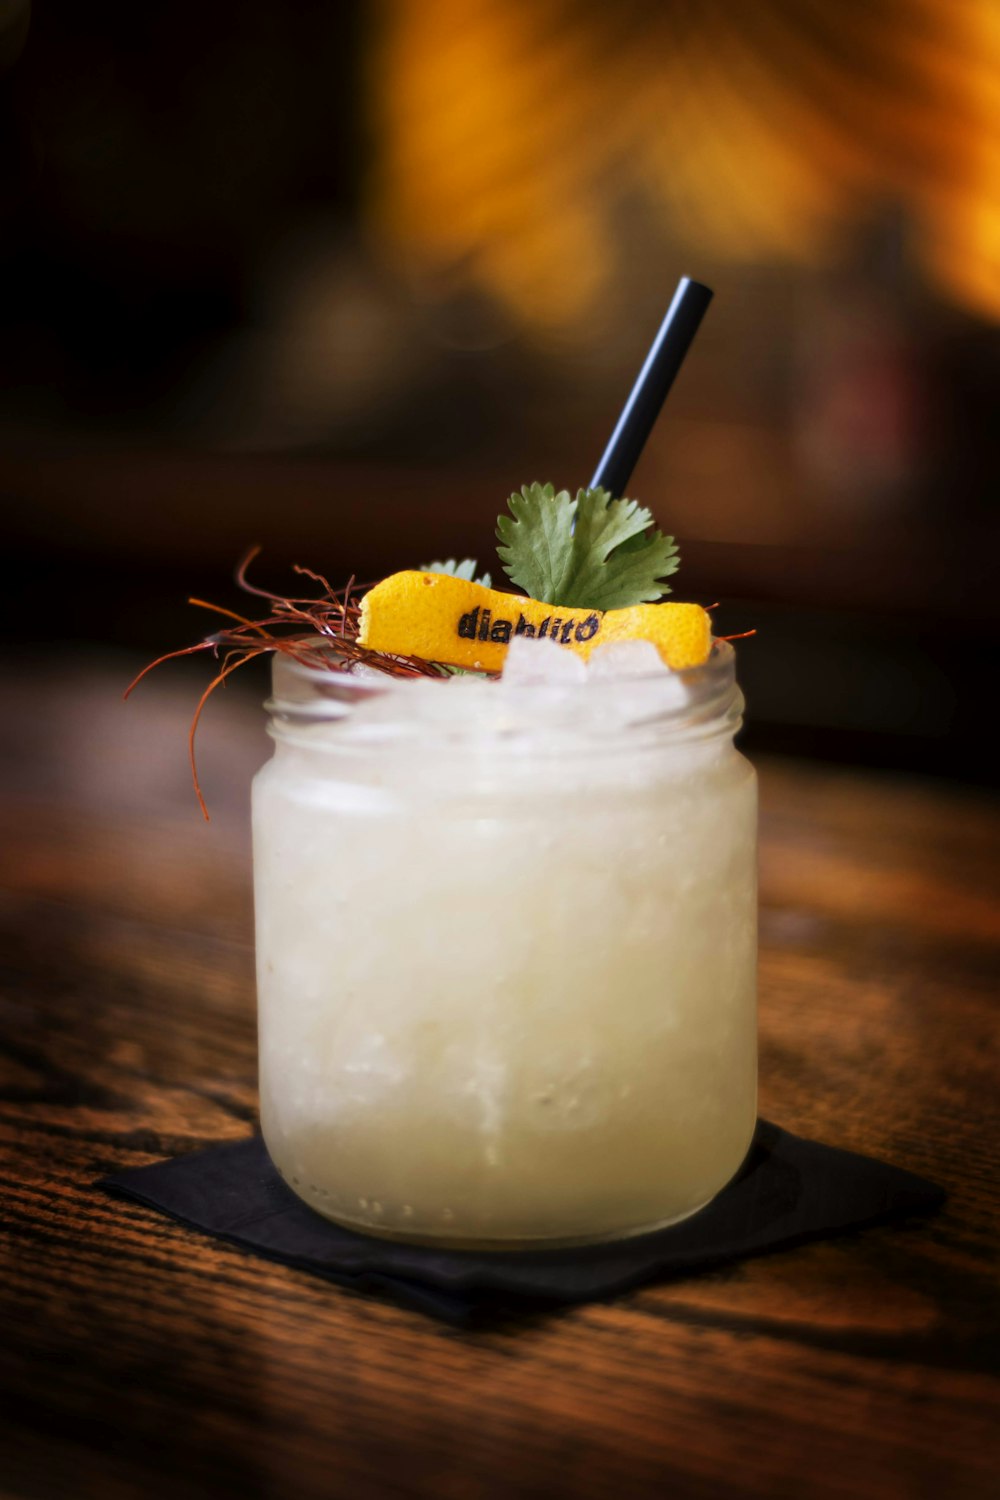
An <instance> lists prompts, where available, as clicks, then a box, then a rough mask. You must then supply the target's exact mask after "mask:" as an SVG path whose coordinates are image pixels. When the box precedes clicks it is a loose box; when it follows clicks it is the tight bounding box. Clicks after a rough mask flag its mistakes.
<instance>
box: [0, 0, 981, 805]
mask: <svg viewBox="0 0 1000 1500" xmlns="http://www.w3.org/2000/svg"><path fill="white" fill-rule="evenodd" d="M682 274H689V275H691V276H693V277H695V278H696V279H698V280H702V281H706V282H708V283H709V284H710V285H711V286H713V287H714V288H715V291H716V300H715V302H714V304H713V307H712V309H711V312H710V314H709V316H708V319H707V321H706V323H705V325H704V327H703V329H702V332H701V334H700V335H699V338H698V340H697V342H696V344H695V346H694V349H693V351H692V353H691V355H690V357H689V360H688V362H687V365H686V366H685V369H684V372H683V374H682V376H681V378H680V380H679V381H678V384H677V386H676V387H675V389H674V392H673V394H672V396H671V398H670V401H669V403H668V406H667V408H666V409H665V411H664V414H663V417H662V418H661V421H660V423H659V425H658V427H657V429H656V431H655V433H654V435H653V438H652V440H651V442H650V445H649V448H648V450H647V452H646V454H645V455H644V457H643V459H642V461H641V464H640V466H639V468H638V469H637V471H636V473H635V476H634V479H633V482H632V485H631V486H630V492H631V493H632V494H634V495H636V496H637V497H638V498H639V499H641V500H642V501H643V502H644V503H646V504H648V505H649V506H651V508H652V509H653V510H654V512H655V514H656V516H657V519H658V521H659V523H660V524H661V526H663V527H664V529H666V530H668V531H671V532H673V533H674V534H675V535H676V536H677V538H678V541H679V542H680V546H681V557H682V568H681V572H680V574H679V576H678V579H676V580H675V584H676V589H675V597H678V598H691V599H697V600H699V601H701V602H702V603H706V604H710V603H712V602H713V601H715V600H719V601H720V608H719V611H718V614H717V620H718V622H719V628H720V629H722V630H732V631H736V630H745V629H750V628H756V629H757V631H758V634H757V636H756V638H755V639H753V640H752V641H749V642H747V643H745V644H744V645H743V646H742V647H741V651H740V655H741V662H742V678H743V681H744V684H745V687H746V690H747V696H748V700H749V702H750V705H751V712H750V719H749V726H748V732H747V740H746V744H747V746H748V748H749V749H750V750H751V751H752V750H754V749H765V750H767V749H777V750H784V751H790V752H792V753H795V754H805V755H811V756H817V757H823V758H826V759H835V760H846V761H851V762H856V763H861V764H870V765H885V766H891V767H895V768H899V769H903V770H912V771H917V772H921V773H929V774H933V775H944V776H948V777H953V778H961V779H967V780H970V781H988V780H991V779H993V778H994V776H995V765H996V759H997V757H996V753H995V751H994V749H993V747H992V743H991V741H990V740H989V737H988V734H987V733H986V732H985V719H986V710H987V706H988V702H989V694H988V692H987V685H988V683H989V681H990V674H991V670H992V665H993V660H994V657H995V653H996V641H997V630H998V626H1000V604H998V598H1000V589H998V587H997V583H998V575H997V570H996V568H995V565H994V557H995V555H996V552H997V548H998V545H1000V534H998V532H1000V528H998V521H997V517H998V507H997V498H998V492H1000V485H998V478H1000V420H998V417H997V392H998V388H1000V379H998V377H1000V337H998V332H1000V6H998V5H997V3H996V0H756V3H755V4H753V5H736V4H733V3H732V0H698V3H697V4H696V3H693V0H616V4H615V5H613V6H610V5H608V4H606V3H604V0H601V3H598V0H368V3H361V0H339V3H337V4H330V3H329V0H283V3H281V4H280V5H278V4H274V3H273V0H239V3H237V0H214V3H213V4H211V5H205V4H204V3H197V4H196V3H194V0H170V3H169V4H167V3H165V0H146V3H144V4H142V5H136V4H134V3H132V0H93V3H91V4H88V5H86V6H81V5H80V4H79V3H75V0H47V3H46V4H44V5H38V6H36V8H35V11H34V14H31V13H30V12H29V5H28V3H27V0H0V505H2V507H3V518H4V519H3V540H4V553H5V558H6V566H5V570H4V589H3V595H4V603H5V606H6V613H7V614H8V615H9V631H8V635H9V639H10V641H11V643H12V644H11V648H9V649H10V652H11V654H10V656H9V658H8V665H9V666H10V664H11V663H16V662H20V663H21V664H22V665H21V670H31V671H33V672H34V671H36V670H50V669H52V670H54V668H53V667H52V664H53V663H59V664H60V670H62V669H63V668H69V669H70V670H76V669H77V667H79V669H80V670H81V671H83V670H85V669H86V667H87V665H88V664H91V663H93V662H94V661H95V660H102V661H103V660H105V659H110V660H112V661H113V664H114V667H115V671H116V672H118V671H119V670H120V674H121V677H122V679H123V680H125V679H127V675H128V671H129V668H130V667H131V666H132V664H133V663H135V664H138V663H139V662H141V661H142V660H143V659H148V658H149V657H150V656H152V655H156V654H158V653H160V652H161V651H163V650H166V649H168V648H170V647H172V646H175V645H181V644H185V643H187V642H189V641H192V640H195V639H197V638H198V637H199V636H200V635H202V634H203V633H204V632H205V631H206V630H208V629H210V628H212V626H211V622H210V621H208V620H207V618H206V617H205V616H203V615H201V614H200V613H199V612H197V611H195V610H193V609H191V608H189V607H188V606H187V605H186V603H185V601H186V598H187V596H188V595H189V594H197V595H201V596H203V597H204V596H207V597H209V598H211V599H213V600H218V602H219V603H221V604H224V605H227V606H230V607H234V608H237V609H239V608H242V607H243V598H242V596H241V595H240V594H239V593H238V592H237V590H236V589H235V586H234V585H233V583H232V570H233V566H234V564H235V563H236V561H237V560H238V558H239V557H240V555H241V554H242V553H243V551H244V550H245V549H246V547H247V546H249V545H250V544H252V543H260V544H261V545H262V547H263V549H264V551H263V555H262V557H261V559H260V560H259V562H258V564H257V565H256V567H257V573H256V577H257V579H258V580H259V581H260V582H262V583H266V584H269V585H273V586H275V587H278V588H282V587H284V585H285V584H286V582H287V581H288V577H289V574H288V570H289V567H290V565H291V564H292V563H294V562H301V563H305V564H308V565H309V566H311V567H314V568H317V569H319V570H320V571H322V572H323V573H325V574H326V575H327V576H328V577H330V578H331V579H332V580H334V581H343V580H345V579H346V577H347V576H348V575H350V574H352V573H356V574H357V575H358V576H359V577H360V578H376V577H378V576H380V575H382V574H384V573H386V572H388V571H390V570H392V569H394V568H398V567H403V566H412V565H416V564H419V563H421V562H424V561H427V560H429V559H431V558H432V557H436V556H441V555H454V554H456V553H457V554H458V555H462V554H464V553H468V554H470V555H474V556H478V557H479V558H480V559H481V560H482V561H483V562H484V563H486V560H487V558H488V557H489V556H490V555H491V554H492V550H493V546H494V538H493V528H494V524H495V518H496V515H497V513H498V511H499V510H500V509H501V508H502V507H503V504H504V501H505V498H506V496H507V494H508V493H509V492H510V491H511V490H512V489H514V488H517V487H518V486H520V484H521V483H523V482H525V481H528V480H531V479H535V478H537V479H541V480H547V479H551V480H553V481H555V482H556V483H557V485H567V486H575V485H577V484H581V483H586V482H587V480H588V478H589V476H590V473H591V471H592V469H593V467H594V464H595V462H596V460H597V458H598V457H599V456H600V453H601V451H602V449H603V447H604V444H605V441H606V439H607V437H608V435H609V433H610V431H611V428H612V426H613V424H614V421H615V419H616V416H617V413H618V410H619V408H620V406H621V403H622V401H623V399H624V397H625V395H626V393H627V391H628V388H629V386H630V383H631V380H632V378H633V376H634V374H635V372H636V370H637V369H638V366H639V364H640V363H641V361H642V358H643V356H644V354H645V351H646V349H647V346H648V344H649V341H650V339H651V337H652V335H653V333H654V332H655V329H656V327H657V325H658V323H659V320H660V318H661V317H662V314H663V312H664V310H665V307H666V305H667V303H668V301H669V299H670V296H671V294H672V292H673V288H674V286H675V284H676V282H677V279H678V277H679V276H680V275H682ZM25 664H27V665H25ZM200 665H201V669H202V670H200V671H199V668H198V664H195V665H194V666H193V667H192V677H191V683H192V687H193V686H195V685H196V684H197V683H198V682H201V681H203V680H205V671H204V668H205V664H204V663H201V664H200ZM12 669H13V670H17V668H16V667H14V668H12ZM250 670H256V669H255V668H254V669H250ZM262 688H263V682H262V680H259V681H251V682H249V683H248V684H247V686H246V687H245V688H244V690H243V691H244V692H246V693H247V694H248V695H250V696H252V697H256V698H259V697H260V696H262Z"/></svg>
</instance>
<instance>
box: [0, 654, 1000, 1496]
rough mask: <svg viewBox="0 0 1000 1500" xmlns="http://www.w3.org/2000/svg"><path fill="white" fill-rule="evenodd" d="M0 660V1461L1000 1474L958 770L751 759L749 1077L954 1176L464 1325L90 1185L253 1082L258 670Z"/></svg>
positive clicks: (735, 1474) (457, 1471)
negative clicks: (152, 676) (200, 689)
mask: <svg viewBox="0 0 1000 1500" xmlns="http://www.w3.org/2000/svg"><path fill="white" fill-rule="evenodd" d="M130 666H131V663H128V662H114V661H112V662H105V661H98V660H91V659H86V658H78V659H75V660H72V661H70V662H69V663H68V664H64V665H63V666H61V667H56V666H54V665H51V664H48V663H46V662H45V661H44V660H39V661H36V662H33V663H30V664H29V665H28V666H25V667H23V668H21V669H19V670H17V671H14V670H13V669H7V670H6V671H5V673H4V675H3V679H2V682H3V701H4V710H5V711H4V716H3V741H4V743H3V746H2V750H0V754H2V765H3V773H4V781H3V793H2V798H0V824H2V847H3V850H4V861H3V864H4V868H3V877H2V888H0V921H2V928H3V950H2V951H3V970H4V974H3V989H2V999H0V1152H2V1168H0V1222H2V1257H3V1259H2V1278H0V1494H2V1495H3V1496H4V1497H7V1500H15V1497H16V1500H36V1497H37V1500H49V1497H61V1496H74V1497H87V1500H89V1497H95V1500H120V1497H122V1500H123V1497H132V1496H140V1495H141V1496H149V1497H160V1496H171V1497H173V1496H196V1497H197V1496H216V1495H218V1496H229V1495H233V1496H242V1497H246V1500H250V1497H256V1496H267V1497H270V1496H275V1497H279V1496H280V1497H292V1500H296V1497H300V1496H301V1497H304V1500H311V1497H328V1496H329V1497H341V1496H343V1497H358V1496H360V1497H367V1496H390V1497H392V1496H401V1497H410V1496H433V1497H441V1500H479V1497H505V1496H525V1497H535V1496H538V1497H542V1496H546V1497H548V1496H581V1497H596V1496H615V1497H618V1496H636V1495H638V1496H646V1495H650V1496H654V1495H656V1496H658V1495H665V1496H666V1495H669V1496H681V1497H687V1496H692V1497H706V1500H708V1497H712V1500H715V1497H750V1496H769V1497H770V1496H778V1497H786V1496H787V1497H789V1500H799V1497H813V1496H815V1497H827V1496H830V1497H833V1496H852V1497H853V1496H857V1497H862V1500H864V1497H882V1496H893V1497H895V1496H900V1497H939V1496H940V1497H946V1500H954V1497H980V1496H983V1497H985V1496H996V1495H998V1494H1000V1485H998V1479H997V1466H998V1460H1000V1444H998V1440H997V1431H998V1427H1000V1422H998V1417H1000V1400H998V1393H1000V1382H998V1380H997V1378H996V1375H997V1333H998V1326H1000V1316H998V1297H997V1277H996V1230H997V1219H998V1213H997V1204H996V1181H997V1158H998V1131H997V1114H998V1106H997V1088H996V1061H997V1056H996V967H997V966H996V959H997V947H998V924H997V911H996V904H995V900H994V898H993V895H992V892H993V891H994V890H995V881H996V874H997V865H998V842H997V834H998V831H1000V816H998V810H997V807H996V805H995V804H993V803H991V802H990V800H989V799H988V798H986V797H985V796H984V795H983V794H982V793H969V792H963V791H961V790H956V789H952V788H949V787H948V786H947V785H946V784H944V783H942V784H934V783H930V782H925V783H919V782H906V781H903V780H898V779H897V780H894V779H892V778H891V777H888V776H879V777H876V776H873V775H865V776H862V775H859V774H855V773H852V772H847V771H843V770H840V771H836V772H834V771H830V770H826V769H823V768H819V767H815V766H813V767H809V766H805V765H798V764H793V763H778V762H775V763H771V764H767V765H764V766H763V767H761V773H762V788H763V827H762V915H761V938H762V953H761V1041H762V1052H761V1110H762V1112H763V1113H765V1114H766V1115H768V1116H769V1117H770V1118H771V1119H774V1120H778V1121H780V1122H781V1123H782V1124H784V1125H786V1126H787V1127H789V1128H790V1129H792V1130H795V1131H799V1132H803V1133H812V1134H815V1135H816V1136H818V1137H821V1138H822V1139H824V1140H826V1141H829V1142H831V1143H832V1144H836V1145H841V1146H846V1147H849V1148H853V1149H856V1150H860V1151H865V1152H869V1153H871V1154H873V1155H877V1156H881V1157H884V1158H885V1159H886V1160H888V1161H891V1162H895V1163H897V1164H899V1165H900V1166H904V1167H909V1168H911V1169H913V1170H915V1171H917V1172H920V1173H923V1174H925V1175H927V1176H930V1177H932V1178H934V1179H935V1180H937V1181H939V1182H942V1183H944V1184H946V1186H947V1187H948V1190H949V1193H950V1198H949V1201H948V1204H947V1206H946V1208H945V1209H944V1211H943V1212H942V1213H941V1214H940V1215H938V1216H936V1217H935V1218H933V1219H930V1220H928V1221H927V1222H919V1221H913V1222H908V1223H905V1224H902V1225H899V1226H894V1227H884V1228H878V1229H872V1230H868V1231H865V1232H863V1233H858V1234H855V1235H850V1236H846V1237H844V1238H842V1239H840V1240H837V1241H834V1242H830V1243H822V1244H816V1245H810V1246H807V1247H803V1248H799V1249H794V1250H789V1251H784V1252H780V1253H777V1254H774V1255H772V1256H770V1257H768V1258H766V1259H761V1260H755V1261H750V1262H747V1263H745V1264H740V1265H736V1266H733V1267H731V1268H727V1269H725V1270H722V1271H717V1272H714V1273H712V1274H709V1275H705V1276H702V1277H700V1278H697V1279H693V1280H687V1281H681V1282H676V1283H673V1284H666V1285H657V1286H653V1287H649V1288H647V1289H644V1290H642V1291H639V1292H636V1293H632V1294H630V1295H628V1296H624V1297H622V1298H620V1299H618V1300H617V1301H614V1302H611V1303H607V1304H593V1305H589V1306H585V1307H581V1308H575V1309H572V1310H570V1311H565V1312H562V1313H560V1314H557V1315H555V1316H552V1315H547V1316H545V1317H541V1318H537V1319H533V1318H526V1319H524V1320H522V1321H517V1322H511V1323H507V1324H504V1325H503V1326H501V1327H497V1328H493V1329H489V1330H487V1331H481V1332H474V1333H467V1332H458V1331H456V1330H454V1329H449V1328H445V1327H441V1326H438V1325H437V1324H435V1323H433V1322H430V1321H429V1320H427V1319H425V1318H424V1317H422V1316H420V1315H418V1314H415V1313H412V1312H407V1311H404V1310H401V1309H399V1308H397V1307H395V1306H392V1305H390V1304H389V1303H384V1302H379V1301H376V1300H371V1299H365V1298H361V1297H357V1296H353V1295H351V1294H349V1293H347V1292H344V1291H341V1290H339V1289H337V1288H335V1287H331V1286H329V1285H327V1284H324V1283H323V1282H321V1281H319V1280H316V1279H314V1278H311V1277H310V1276H308V1275H305V1274H303V1273H300V1272H297V1271H294V1270H291V1269H288V1268H284V1267H280V1266H275V1265H271V1264H268V1263H267V1262H265V1261H262V1260H257V1259H255V1258H253V1257H251V1256H248V1255H245V1254H243V1253H241V1252H239V1251H238V1250H236V1249H233V1248H230V1247H227V1246H226V1245H223V1244H220V1243H217V1242H214V1241H212V1240H210V1239H207V1238H204V1237H202V1236H200V1235H197V1234H195V1233H192V1232H189V1231H187V1230H184V1229H182V1228H180V1227H178V1226H176V1225H174V1224H172V1223H170V1222H168V1221H167V1220H165V1219H163V1218H161V1217H159V1216H158V1215H156V1214H155V1213H152V1212H150V1211H147V1210H144V1209H141V1208H137V1207H134V1206H128V1205H125V1204H122V1203H120V1202H117V1201H113V1200H111V1199H109V1198H107V1197H105V1196H104V1195H102V1194H101V1193H99V1192H95V1191H94V1189H93V1186H92V1184H93V1181H94V1179H95V1178H96V1177H98V1176H99V1175H100V1174H101V1173H103V1172H106V1171H108V1170H109V1169H111V1168H114V1167H118V1166H122V1165H138V1164H139V1163H142V1162H146V1161H151V1160H153V1159H155V1158H157V1157H160V1156H163V1155H166V1154H171V1153H176V1152H180V1151H186V1150H190V1149H193V1148H195V1147H197V1146H200V1145H203V1144H207V1143H210V1142H212V1141H218V1140H222V1139H232V1138H236V1137H239V1136H242V1135H244V1134H246V1133H247V1132H248V1131H249V1130H250V1129H251V1127H252V1123H253V1121H254V1117H255V1105H256V1083H255V1034H254V1012H253V1003H254V1000H253V982H252V925H251V909H250V887H249V874H250V867H249V841H248V835H247V826H246V817H245V812H244V806H245V796H246V786H247V780H248V777H249V775H250V773H251V771H252V769H253V768H254V766H255V765H256V764H257V763H259V762H260V761H261V760H262V759H263V758H264V756H265V755H266V753H267V746H266V741H265V739H264V736H263V734H262V731H261V724H260V715H259V714H258V712H257V711H256V709H255V707H254V705H253V702H252V701H251V700H252V698H253V692H252V690H251V691H250V693H249V694H248V696H246V697H239V696H236V695H234V694H229V695H227V697H226V699H225V701H224V702H220V703H218V704H216V706H215V707H214V708H213V709H212V710H211V712H210V717H209V720H208V722H207V724H206V730H205V736H204V741H203V756H204V769H205V783H206V791H207V793H208V796H209V799H210V803H211V805H212V807H213V811H214V813H215V817H214V821H213V824H212V826H211V827H209V828H205V827H204V826H203V825H202V824H201V823H200V820H199V818H198V815H197V812H196V809H195V807H194V804H193V801H192V800H191V798H190V793H189V788H188V786H187V783H186V767H185V763H184V736H185V733H186V722H187V716H188V713H189V710H190V706H191V703H192V694H193V693H194V692H195V688H196V684H197V682H198V680H199V679H198V677H197V674H185V673H180V674H176V675H175V674H172V673H169V672H168V673H166V674H165V675H164V676H162V677H161V678H160V679H159V680H154V681H152V682H151V683H150V684H149V687H148V689H147V690H146V691H145V692H144V694H143V695H142V696H140V697H139V698H137V699H134V700H133V701H132V703H130V704H129V705H128V706H127V707H123V706H122V705H121V704H120V702H119V701H118V691H119V688H120V685H121V683H122V682H123V681H124V680H126V679H127V676H128V672H129V668H130Z"/></svg>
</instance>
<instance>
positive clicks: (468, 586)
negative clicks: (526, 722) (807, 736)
mask: <svg viewBox="0 0 1000 1500" xmlns="http://www.w3.org/2000/svg"><path fill="white" fill-rule="evenodd" d="M519 635H527V636H534V637H536V638H538V637H547V638H548V639H550V640H555V641H556V642H557V643H558V644H559V645H560V646H565V647H566V648H567V649H568V650H570V651H574V652H575V653H576V654H577V655H578V656H582V657H583V659H584V661H586V660H587V658H588V657H589V656H590V655H591V654H592V652H593V651H595V650H596V649H597V647H598V646H604V645H609V644H611V643H612V642H618V641H639V640H641V641H652V643H653V645H654V646H655V647H656V649H657V651H658V652H659V653H660V657H661V659H662V660H663V661H664V662H665V663H666V665H667V666H668V667H672V668H673V669H674V670H675V671H682V670H684V669H685V668H687V667H698V666H701V665H702V663H703V662H705V661H706V660H707V658H708V653H709V651H710V650H711V647H712V625H711V621H710V619H709V617H708V614H707V613H706V611H705V610H703V609H702V607H701V605H700V604H676V603H668V604H637V605H633V606H632V607H631V608H630V609H611V610H608V611H606V612H603V611H601V610H599V609H590V610H588V609H561V608H560V607H559V606H558V605H556V604H544V603H542V602H541V600H538V599H527V598H523V597H521V596H520V595H517V594H505V593H503V592H501V591H500V590H499V589H488V588H486V587H485V586H484V585H483V584H481V583H471V582H468V581H467V580H465V579H462V578H454V577H452V576H451V575H450V574H445V573H418V572H412V571H407V572H403V573H392V574H390V576H389V577H388V578H384V579H383V580H382V582H381V583H379V584H376V585H375V587H374V588H373V589H370V590H369V592H368V593H367V594H366V595H365V596H364V598H363V599H362V601H361V619H360V625H359V630H358V638H357V639H358V645H359V646H364V647H367V648H368V649H369V650H372V651H384V652H387V653H389V654H405V655H408V656H419V657H423V658H424V659H425V660H427V661H438V662H445V663H447V664H448V665H449V666H453V667H467V668H471V669H473V670H478V671H481V672H499V671H500V670H501V669H502V667H503V664H504V659H505V657H506V655H507V648H508V646H509V644H510V642H511V641H512V640H514V639H515V638H516V637H517V636H519Z"/></svg>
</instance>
